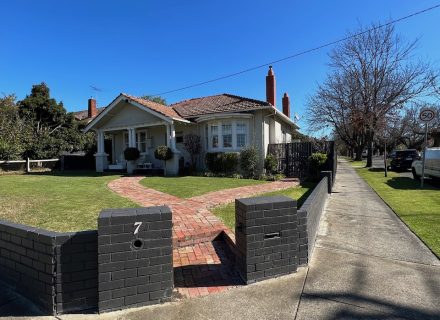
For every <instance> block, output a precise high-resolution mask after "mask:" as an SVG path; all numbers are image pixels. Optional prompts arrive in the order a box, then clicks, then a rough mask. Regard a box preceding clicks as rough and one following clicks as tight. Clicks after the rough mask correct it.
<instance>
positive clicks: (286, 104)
mask: <svg viewBox="0 0 440 320" xmlns="http://www.w3.org/2000/svg"><path fill="white" fill-rule="evenodd" d="M283 113H284V114H285V115H286V116H287V117H289V118H290V98H289V95H288V94H287V92H285V93H284V96H283Z"/></svg>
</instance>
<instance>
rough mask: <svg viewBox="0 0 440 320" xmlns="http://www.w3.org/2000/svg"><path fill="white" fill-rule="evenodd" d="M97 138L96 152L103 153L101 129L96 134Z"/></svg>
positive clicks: (102, 133)
mask: <svg viewBox="0 0 440 320" xmlns="http://www.w3.org/2000/svg"><path fill="white" fill-rule="evenodd" d="M96 138H97V140H98V141H97V145H98V154H99V153H104V132H103V131H98V135H97V136H96Z"/></svg>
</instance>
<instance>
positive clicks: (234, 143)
mask: <svg viewBox="0 0 440 320" xmlns="http://www.w3.org/2000/svg"><path fill="white" fill-rule="evenodd" d="M227 123H230V124H231V125H232V147H227V148H225V147H223V128H222V125H223V124H227ZM237 123H244V124H246V132H245V133H246V144H245V146H248V145H249V142H250V137H249V120H247V119H246V120H245V119H224V120H216V121H209V122H208V123H207V128H208V146H207V150H208V152H235V151H240V150H241V149H242V148H244V147H238V146H237ZM211 125H216V126H217V128H218V129H217V135H218V147H217V148H213V147H212V135H211Z"/></svg>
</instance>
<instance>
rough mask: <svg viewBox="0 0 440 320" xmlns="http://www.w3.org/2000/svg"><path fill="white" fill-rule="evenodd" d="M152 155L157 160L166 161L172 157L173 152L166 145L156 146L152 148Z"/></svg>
mask: <svg viewBox="0 0 440 320" xmlns="http://www.w3.org/2000/svg"><path fill="white" fill-rule="evenodd" d="M154 157H155V158H156V159H157V160H162V161H167V160H170V159H172V158H173V152H172V151H171V149H170V148H168V147H167V146H158V147H156V149H155V150H154Z"/></svg>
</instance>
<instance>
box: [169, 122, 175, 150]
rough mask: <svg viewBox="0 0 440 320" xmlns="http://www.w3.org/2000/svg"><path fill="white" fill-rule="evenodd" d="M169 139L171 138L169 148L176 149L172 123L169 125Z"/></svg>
mask: <svg viewBox="0 0 440 320" xmlns="http://www.w3.org/2000/svg"><path fill="white" fill-rule="evenodd" d="M170 131H171V132H170V140H171V147H170V148H171V150H173V151H174V150H176V129H175V128H174V124H171V125H170Z"/></svg>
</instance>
